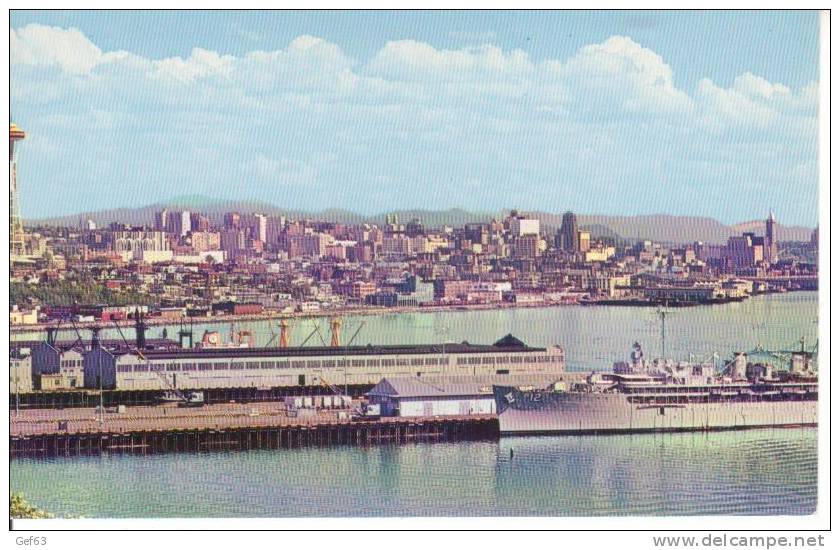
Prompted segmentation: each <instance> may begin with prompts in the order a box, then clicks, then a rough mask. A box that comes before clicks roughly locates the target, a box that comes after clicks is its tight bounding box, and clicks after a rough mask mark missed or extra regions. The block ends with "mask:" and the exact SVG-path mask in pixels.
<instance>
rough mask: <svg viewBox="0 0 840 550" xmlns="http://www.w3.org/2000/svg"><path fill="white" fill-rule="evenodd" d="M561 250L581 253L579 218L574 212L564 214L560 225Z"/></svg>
mask: <svg viewBox="0 0 840 550" xmlns="http://www.w3.org/2000/svg"><path fill="white" fill-rule="evenodd" d="M560 248H562V249H563V250H565V251H566V252H580V236H579V234H578V225H577V216H575V215H574V213H573V212H566V213H565V214H563V221H562V223H561V225H560Z"/></svg>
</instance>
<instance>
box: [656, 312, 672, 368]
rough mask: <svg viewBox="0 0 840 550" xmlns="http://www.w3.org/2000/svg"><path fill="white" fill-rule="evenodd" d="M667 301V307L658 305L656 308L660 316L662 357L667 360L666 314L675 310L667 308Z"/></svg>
mask: <svg viewBox="0 0 840 550" xmlns="http://www.w3.org/2000/svg"><path fill="white" fill-rule="evenodd" d="M667 305H668V304H667V302H666V304H665V306H666V307H664V308H663V307H662V306H660V307H658V308H656V315H657V317H659V342H660V353H661V355H660V357H661V358H662V360H663V361H664V360H665V357H666V355H665V316H666V315H668V314H670V313H673V310H670V309H667Z"/></svg>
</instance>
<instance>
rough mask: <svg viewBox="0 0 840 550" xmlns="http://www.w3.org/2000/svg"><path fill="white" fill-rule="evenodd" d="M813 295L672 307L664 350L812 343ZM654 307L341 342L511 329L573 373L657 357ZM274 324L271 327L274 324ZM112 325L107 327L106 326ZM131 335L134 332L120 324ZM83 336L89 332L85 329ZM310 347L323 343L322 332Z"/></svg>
mask: <svg viewBox="0 0 840 550" xmlns="http://www.w3.org/2000/svg"><path fill="white" fill-rule="evenodd" d="M817 296H818V294H817V293H816V292H792V293H786V294H767V295H761V296H755V297H753V298H750V299H749V300H746V301H743V302H739V303H730V304H723V305H709V306H697V307H692V308H681V309H675V310H673V311H672V313H670V314H668V316H667V321H666V341H667V350H666V353H667V354H668V355H669V356H672V357H675V358H678V359H686V358H688V354H690V353H691V354H695V355H698V356H703V357H705V356H708V355H711V354H712V353H718V354H720V355H721V357H723V358H726V357H731V354H732V352H733V351H736V350H752V349H754V348H755V347H757V346H762V347H763V348H765V349H790V348H791V347H792V346H795V345H798V341H799V338H801V337H805V340H806V343H807V345H808V346H813V344H814V342H815V341H816V336H817V323H816V321H817V308H818V304H817ZM655 311H656V310H654V309H652V308H634V307H619V306H597V307H584V306H560V307H551V308H521V309H515V308H513V309H500V310H482V311H446V312H434V313H426V312H414V313H398V314H387V313H385V314H381V315H377V316H347V317H345V318H344V328H343V331H342V332H343V335H344V336H343V340H344V341H345V342H346V341H348V340H349V339H350V338H351V336H352V335H353V333H354V332H355V331H356V329H358V328H359V324H360V323H362V322H364V326H363V327H362V328H361V331H360V332H359V335H358V336H357V338H356V339H355V341H354V342H353V343H354V344H355V345H366V344H368V343H370V344H427V343H437V342H441V341H443V340H445V341H447V342H461V341H463V340H468V341H469V342H472V343H492V342H493V341H494V340H495V339H497V338H500V337H502V336H504V335H505V334H507V333H512V334H514V335H515V336H518V337H519V338H521V339H522V340H524V341H525V342H526V343H527V344H529V345H534V346H544V345H555V344H559V345H562V346H564V347H565V348H566V358H567V364H568V368H569V370H601V369H605V368H610V367H611V365H612V362H613V361H615V360H618V359H624V358H626V357H627V354H628V353H629V351H630V346H631V345H632V344H633V342H634V341H636V340H638V341H639V342H640V343H641V344H642V346H643V348H644V349H645V350H646V351H647V355H648V356H656V355H658V354H659V349H660V323H659V321H658V319H657V318H656V315H655ZM315 322H318V323H319V326H320V330H321V331H322V333H323V334H325V337H326V338H327V339H328V338H329V337H328V334H327V331H328V330H329V329H328V323H327V322H326V319H320V320H305V319H300V320H298V321H297V322H296V326H295V327H294V328H293V332H292V342H291V343H292V345H299V344H300V342H302V341H303V339H304V338H306V336H307V335H308V334H309V333H310V332H312V330H313V327H314V324H313V323H315ZM272 325H274V326H273V327H272ZM276 325H277V321H276V320H274V321H250V322H240V323H236V324H235V326H234V329H235V330H250V331H252V332H253V334H254V337H255V344H256V345H258V346H263V345H265V344H266V343H268V342H269V341H272V340H273V341H274V342H276V339H277V337H276V334H277V333H278V332H279V328H278V327H277V326H276ZM106 326H107V325H106ZM164 328H166V331H167V333H168V336H169V337H170V338H175V337H176V335H177V331H178V328H179V327H178V325H170V326H167V327H161V326H158V327H155V328H154V329H152V330H151V331H150V336H153V337H157V336H160V335H161V333H162V331H163V330H164ZM229 329H230V326H225V325H217V324H200V323H196V324H194V325H193V330H194V332H195V336H196V338H200V337H201V334H202V333H203V332H204V330H211V331H212V330H216V331H220V332H221V333H222V335H223V336H225V337H227V333H228V331H229ZM122 332H123V334H124V335H125V337H127V338H133V336H134V335H133V332H134V331H133V329H130V328H128V329H126V328H123V329H122ZM82 335H83V336H84V337H85V338H88V337H89V332H88V331H82ZM102 336H103V337H104V338H115V339H119V338H121V336H120V332H119V331H118V330H117V329H115V328H106V329H104V330H103V331H102ZM42 337H43V335H42V334H38V333H17V334H13V339H14V340H24V339H32V338H42ZM60 338H62V339H69V340H75V339H76V333H75V332H74V331H73V330H72V329H71V330H64V331H62V332H61V334H60ZM308 345H321V342H320V340H319V338H318V336H317V335H315V336H312V337H311V338H310V339H309V342H308Z"/></svg>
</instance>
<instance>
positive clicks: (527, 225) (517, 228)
mask: <svg viewBox="0 0 840 550" xmlns="http://www.w3.org/2000/svg"><path fill="white" fill-rule="evenodd" d="M510 232H511V234H513V236H514V237H524V236H525V235H539V234H540V220H538V219H536V218H522V217H516V218H513V219H511V220H510Z"/></svg>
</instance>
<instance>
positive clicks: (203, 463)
mask: <svg viewBox="0 0 840 550" xmlns="http://www.w3.org/2000/svg"><path fill="white" fill-rule="evenodd" d="M510 449H513V450H514V457H513V459H512V460H511V459H510ZM11 486H12V489H13V490H22V491H24V492H25V494H26V496H27V498H28V499H29V500H30V501H32V502H34V503H36V504H37V505H38V506H40V507H43V508H45V509H48V510H50V511H52V512H53V513H55V514H57V515H71V516H79V515H81V516H84V517H90V518H96V517H134V518H145V517H153V518H154V517H313V516H314V517H346V516H511V515H525V516H609V515H696V514H704V515H705V514H722V515H742V514H743V515H801V514H810V513H813V512H814V510H815V507H816V504H817V436H816V430H813V429H786V430H753V431H745V432H728V433H726V432H719V433H711V434H701V433H695V434H660V435H628V436H600V437H598V436H587V437H528V438H516V437H515V438H503V439H502V440H501V441H499V442H480V443H478V442H469V443H453V444H447V443H437V444H429V443H427V444H409V445H403V446H380V447H369V448H360V447H336V448H330V449H293V450H279V451H251V452H237V453H219V454H170V455H153V456H145V457H144V456H126V455H122V456H110V457H87V458H72V459H51V460H29V459H26V460H15V461H14V462H12V475H11Z"/></svg>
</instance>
